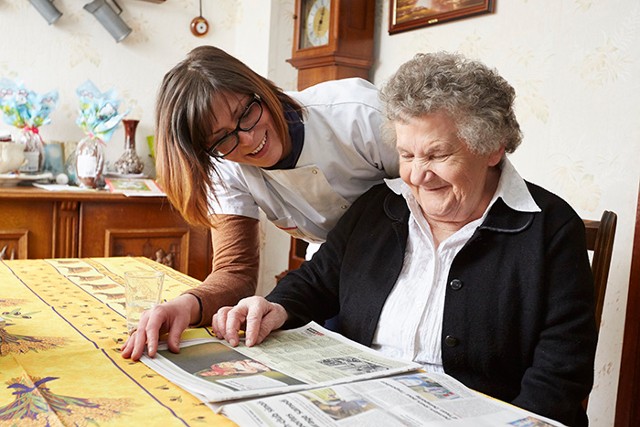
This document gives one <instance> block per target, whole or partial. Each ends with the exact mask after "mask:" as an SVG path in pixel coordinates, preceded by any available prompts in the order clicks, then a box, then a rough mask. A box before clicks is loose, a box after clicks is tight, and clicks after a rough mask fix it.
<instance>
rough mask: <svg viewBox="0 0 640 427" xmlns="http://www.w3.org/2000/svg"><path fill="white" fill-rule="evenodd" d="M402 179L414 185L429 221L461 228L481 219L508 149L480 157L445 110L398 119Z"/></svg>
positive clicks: (440, 225) (434, 224) (446, 226)
mask: <svg viewBox="0 0 640 427" xmlns="http://www.w3.org/2000/svg"><path fill="white" fill-rule="evenodd" d="M395 130H396V135H397V148H398V152H399V154H400V177H401V178H402V180H403V181H404V182H405V183H407V184H408V185H409V187H410V188H411V191H412V193H413V195H414V197H415V198H416V200H417V201H418V203H419V204H420V207H421V208H422V212H423V214H424V215H425V217H426V219H427V221H428V222H429V224H430V225H431V226H432V227H434V226H439V227H440V228H446V229H448V230H453V231H455V230H458V229H460V228H462V227H463V226H464V225H465V224H467V223H469V222H470V221H473V220H475V219H478V218H480V217H481V216H482V214H483V213H484V211H485V209H486V208H487V206H488V204H489V202H490V201H491V198H492V197H493V194H494V192H495V189H496V187H497V185H498V179H499V177H500V172H499V170H498V169H497V168H493V166H496V165H497V164H498V163H499V162H500V159H501V158H502V155H503V153H504V149H503V148H501V149H499V150H498V151H496V152H494V153H491V154H488V155H479V154H475V153H473V152H471V151H470V150H469V148H468V147H467V145H466V144H465V143H464V142H463V141H462V140H461V139H460V138H458V136H457V135H456V126H455V123H454V121H453V120H452V119H451V118H449V116H448V115H446V114H445V113H442V112H439V113H435V114H428V115H425V116H422V117H418V118H412V119H410V121H409V122H406V123H405V122H396V123H395Z"/></svg>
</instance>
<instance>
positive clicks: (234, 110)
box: [207, 94, 291, 168]
mask: <svg viewBox="0 0 640 427" xmlns="http://www.w3.org/2000/svg"><path fill="white" fill-rule="evenodd" d="M252 99H253V98H252V97H251V96H247V95H239V94H229V95H228V96H226V97H222V96H219V97H217V98H216V99H215V100H214V102H213V107H214V111H215V112H216V117H215V122H214V124H213V133H212V134H211V135H209V138H208V142H207V147H209V146H211V145H212V144H213V143H214V142H215V141H219V140H220V139H221V138H222V137H224V136H225V135H227V134H229V133H230V132H233V131H234V129H236V126H237V125H238V120H239V119H240V117H241V116H242V114H243V113H244V112H245V111H246V107H247V105H249V103H250V102H251V101H252ZM262 108H263V112H262V116H261V117H260V120H258V122H257V123H256V125H255V126H254V127H253V128H252V129H251V130H249V131H246V132H245V131H238V133H237V136H238V140H239V143H238V146H237V147H236V148H235V150H233V151H232V152H231V153H229V154H228V155H227V156H226V157H225V159H227V160H230V161H232V162H236V163H242V164H245V165H251V166H257V167H262V168H266V167H271V166H273V165H275V164H276V163H277V162H278V161H280V160H281V159H283V158H284V157H286V156H287V154H289V152H290V151H291V144H290V143H289V141H288V140H286V141H283V140H282V139H281V138H280V137H279V136H278V134H277V132H276V128H275V125H274V121H273V118H272V116H271V112H270V111H269V109H268V108H267V107H266V106H265V105H262Z"/></svg>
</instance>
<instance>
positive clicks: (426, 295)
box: [372, 158, 540, 372]
mask: <svg viewBox="0 0 640 427" xmlns="http://www.w3.org/2000/svg"><path fill="white" fill-rule="evenodd" d="M499 167H501V174H500V179H499V181H498V186H497V188H496V191H495V193H494V195H493V197H492V199H491V201H490V203H489V205H488V206H487V208H486V210H485V212H484V214H483V215H482V217H481V218H478V219H476V220H474V221H471V222H469V223H467V224H466V225H465V226H463V227H462V228H461V229H460V230H458V231H456V232H455V233H454V234H452V235H451V236H449V237H448V238H447V239H445V240H443V241H442V242H441V243H440V245H439V246H438V247H436V245H435V243H434V239H433V234H432V233H431V228H430V227H429V224H428V222H427V220H426V218H425V217H424V215H423V213H422V210H421V209H420V206H419V204H418V202H417V200H416V199H415V197H414V196H413V193H412V192H411V190H410V188H409V186H408V185H407V184H405V183H404V182H403V181H402V180H401V179H394V180H386V182H387V185H388V186H389V188H391V189H392V190H393V191H394V192H396V193H397V194H402V195H403V196H404V198H405V199H406V201H407V205H408V206H409V211H410V212H411V214H410V217H409V237H408V239H407V247H406V250H405V255H404V263H403V265H402V270H401V272H400V275H399V277H398V280H397V282H396V284H395V286H394V288H393V290H392V291H391V293H390V294H389V297H388V298H387V300H386V302H385V304H384V307H383V309H382V313H381V315H380V321H379V322H378V328H377V329H376V332H375V335H374V338H373V343H372V347H373V348H375V349H377V350H379V351H381V352H382V353H384V354H386V355H389V356H392V357H396V358H400V359H404V360H413V361H416V362H418V363H421V364H422V365H423V366H424V368H425V369H426V370H428V371H434V372H443V371H444V370H443V368H442V346H441V336H442V319H443V313H444V298H445V292H446V287H447V277H448V274H449V270H450V268H451V264H452V263H453V260H454V259H455V257H456V255H457V254H458V252H459V251H460V250H461V249H462V247H463V246H464V245H465V244H466V243H467V241H468V240H469V239H470V238H471V236H472V235H473V233H474V232H475V230H476V228H477V227H478V226H479V225H481V224H482V222H483V221H484V219H485V217H486V215H487V212H488V211H489V209H490V208H491V206H492V205H493V204H494V203H495V201H496V200H497V199H498V198H502V199H503V200H504V201H505V203H506V204H507V205H508V206H509V207H511V208H512V209H515V210H518V211H522V212H539V211H540V208H539V207H538V205H537V204H536V203H535V201H534V200H533V198H532V196H531V194H530V193H529V190H528V189H527V187H526V184H525V182H524V180H523V179H522V178H521V177H520V175H519V174H518V172H517V171H516V170H515V168H514V167H513V165H512V164H511V162H509V160H508V159H507V158H504V159H503V160H502V162H501V164H500V166H499Z"/></svg>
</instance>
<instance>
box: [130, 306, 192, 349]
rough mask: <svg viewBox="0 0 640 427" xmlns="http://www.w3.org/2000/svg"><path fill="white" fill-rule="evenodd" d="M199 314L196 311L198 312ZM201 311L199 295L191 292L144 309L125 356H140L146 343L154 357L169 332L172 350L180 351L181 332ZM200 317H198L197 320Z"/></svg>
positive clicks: (168, 341) (169, 344)
mask: <svg viewBox="0 0 640 427" xmlns="http://www.w3.org/2000/svg"><path fill="white" fill-rule="evenodd" d="M196 314H197V315H196ZM199 315H200V305H199V304H198V299H197V298H196V297H195V296H193V295H190V294H184V295H180V296H179V297H178V298H176V299H174V300H172V301H169V302H166V303H163V304H160V305H157V306H155V307H153V308H152V309H151V310H147V311H145V312H144V313H142V316H141V317H140V321H139V322H138V327H137V329H136V330H135V331H134V332H132V333H131V336H130V337H129V339H128V340H127V342H125V343H124V345H123V346H122V348H121V349H120V350H121V351H122V357H124V358H125V359H128V358H131V360H139V359H140V357H142V354H143V353H144V348H145V345H146V346H147V354H148V355H149V357H155V355H156V352H157V350H158V340H159V338H160V335H161V334H163V333H165V332H168V333H169V335H168V336H167V344H168V347H169V350H170V351H172V352H173V353H178V352H179V351H180V336H181V335H182V332H183V331H184V330H185V329H187V327H188V326H189V324H190V323H193V322H192V318H196V319H197V318H198V316H199ZM196 321H197V320H196Z"/></svg>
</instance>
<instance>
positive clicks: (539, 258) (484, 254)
mask: <svg viewBox="0 0 640 427" xmlns="http://www.w3.org/2000/svg"><path fill="white" fill-rule="evenodd" d="M527 185H528V188H529V191H530V192H531V194H532V196H533V198H534V200H535V201H536V203H537V204H538V206H539V207H540V208H541V210H542V212H536V213H530V212H527V213H524V212H517V211H514V210H512V209H511V208H509V207H508V206H507V205H506V204H505V203H504V202H503V201H502V199H498V200H497V201H496V203H495V204H494V205H493V206H492V208H491V210H490V211H489V213H488V215H487V218H486V219H485V221H484V222H483V224H482V225H481V226H480V227H478V229H477V230H476V231H475V233H474V234H473V236H472V237H471V239H470V240H469V241H468V242H467V244H466V245H465V246H464V247H463V248H462V249H461V250H460V252H459V253H458V255H457V256H456V257H455V259H454V261H453V264H452V266H451V269H450V271H449V274H448V281H447V283H448V286H447V290H446V296H445V307H444V320H443V326H442V337H441V338H442V361H443V366H444V370H445V372H446V373H448V374H449V375H451V376H453V377H455V378H456V379H458V380H459V381H461V382H463V383H464V384H465V385H467V386H468V387H470V388H472V389H475V390H477V391H480V392H483V393H485V394H488V395H490V396H493V397H496V398H498V399H501V400H504V401H507V402H511V403H513V404H514V405H517V406H520V407H522V408H524V409H527V410H530V411H533V412H535V413H538V414H540V415H543V416H546V417H549V418H552V419H555V420H558V421H560V422H562V423H565V424H567V425H576V426H583V425H587V424H588V421H587V417H586V413H585V411H584V409H583V408H582V405H581V402H582V400H583V399H584V398H585V397H587V396H588V394H589V392H590V390H591V387H592V384H593V366H594V357H595V348H596V341H597V331H596V327H595V321H594V296H593V293H594V291H593V278H592V275H591V269H590V265H589V259H588V255H587V250H586V243H585V232H584V225H583V222H582V220H581V219H580V218H579V217H578V215H577V214H576V213H575V212H574V211H573V209H571V207H570V206H569V205H568V204H567V203H566V202H564V201H563V200H562V199H560V198H559V197H557V196H555V195H554V194H551V193H550V192H548V191H546V190H544V189H542V188H540V187H538V186H535V185H533V184H530V183H527ZM408 218H409V210H408V207H407V204H406V201H405V200H404V198H403V197H402V196H399V195H396V194H395V193H393V192H392V191H391V190H390V189H389V188H388V187H387V186H386V185H385V184H381V185H378V186H376V187H373V188H372V189H371V190H369V191H368V192H367V193H365V194H364V195H362V196H361V197H360V198H359V199H358V200H357V201H356V203H354V204H353V206H352V207H351V208H350V209H349V211H348V212H347V213H346V214H345V215H344V216H343V218H342V219H341V220H340V222H339V223H338V224H337V225H336V227H335V228H334V230H333V231H332V232H331V233H329V236H328V238H327V241H326V243H325V244H323V245H322V247H321V248H320V250H319V251H318V252H317V253H316V255H315V256H314V257H313V259H312V260H311V261H309V262H305V263H303V265H302V266H301V268H300V269H298V270H296V271H293V272H291V273H289V274H288V275H287V276H285V277H284V278H283V279H282V280H281V281H280V283H279V284H278V286H276V288H275V289H274V290H273V291H272V292H271V294H269V295H268V296H267V299H268V300H269V301H272V302H277V303H279V304H281V305H283V306H284V308H285V309H286V310H287V312H288V313H289V320H288V321H287V323H286V324H285V327H295V326H301V325H304V324H306V323H307V322H309V321H311V320H314V321H316V322H318V323H323V322H324V321H325V320H327V319H329V318H331V317H333V316H335V315H338V316H339V317H338V318H339V323H340V328H341V332H342V334H343V335H345V336H346V337H348V338H350V339H352V340H355V341H357V342H360V343H362V344H365V345H371V342H372V339H373V336H374V333H375V330H376V327H377V323H378V319H379V317H380V313H381V311H382V307H383V305H384V303H385V301H386V299H387V297H388V295H389V293H390V291H391V289H392V288H393V286H394V284H395V282H396V279H397V277H398V275H399V273H400V270H401V268H402V263H403V259H404V250H405V245H406V241H407V233H408V225H407V224H408Z"/></svg>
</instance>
